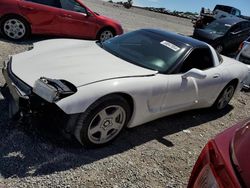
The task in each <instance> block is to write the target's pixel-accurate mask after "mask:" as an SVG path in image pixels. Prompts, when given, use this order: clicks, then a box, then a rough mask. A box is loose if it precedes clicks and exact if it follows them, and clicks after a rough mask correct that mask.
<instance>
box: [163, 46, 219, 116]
mask: <svg viewBox="0 0 250 188" xmlns="http://www.w3.org/2000/svg"><path fill="white" fill-rule="evenodd" d="M221 80H222V78H221V74H220V71H219V70H218V68H217V67H214V58H213V55H212V52H211V50H210V49H209V48H198V49H194V50H193V51H192V52H191V53H190V55H189V56H188V57H187V58H186V59H185V60H184V61H183V63H182V64H181V66H180V67H179V70H178V71H177V74H176V75H171V76H170V80H169V83H168V89H167V91H168V92H167V95H166V97H165V99H164V102H163V106H162V108H163V109H171V110H174V111H179V110H182V109H183V110H185V109H192V108H200V107H205V106H207V105H208V104H209V103H210V101H211V99H213V98H214V97H216V96H217V94H219V86H220V84H221Z"/></svg>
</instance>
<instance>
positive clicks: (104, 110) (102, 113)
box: [98, 109, 108, 121]
mask: <svg viewBox="0 0 250 188" xmlns="http://www.w3.org/2000/svg"><path fill="white" fill-rule="evenodd" d="M98 116H99V117H100V119H101V121H103V120H104V119H105V118H107V117H108V114H107V112H106V109H103V110H102V111H100V112H99V113H98Z"/></svg>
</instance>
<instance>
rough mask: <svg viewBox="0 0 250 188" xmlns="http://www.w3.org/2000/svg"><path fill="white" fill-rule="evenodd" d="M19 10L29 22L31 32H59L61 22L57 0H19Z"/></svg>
mask: <svg viewBox="0 0 250 188" xmlns="http://www.w3.org/2000/svg"><path fill="white" fill-rule="evenodd" d="M18 3H19V7H20V11H21V13H22V14H23V15H24V17H26V18H27V19H28V21H29V22H30V23H31V27H32V32H33V33H39V34H60V33H61V24H60V22H59V19H58V16H59V12H60V9H59V7H60V4H59V0H21V1H18Z"/></svg>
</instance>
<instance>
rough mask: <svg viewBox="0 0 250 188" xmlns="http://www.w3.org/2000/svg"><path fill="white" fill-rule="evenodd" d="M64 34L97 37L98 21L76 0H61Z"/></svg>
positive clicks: (61, 18)
mask: <svg viewBox="0 0 250 188" xmlns="http://www.w3.org/2000/svg"><path fill="white" fill-rule="evenodd" d="M60 1H61V6H62V9H61V13H60V20H61V23H62V31H63V34H65V35H68V36H74V37H81V38H91V39H95V38H96V36H95V35H96V30H97V23H96V18H95V16H94V15H90V13H89V12H88V9H87V8H86V7H84V6H83V5H82V4H80V3H78V2H77V1H75V0H60Z"/></svg>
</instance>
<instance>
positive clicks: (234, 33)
mask: <svg viewBox="0 0 250 188" xmlns="http://www.w3.org/2000/svg"><path fill="white" fill-rule="evenodd" d="M240 33H241V31H237V32H230V34H231V35H238V34H240Z"/></svg>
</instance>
